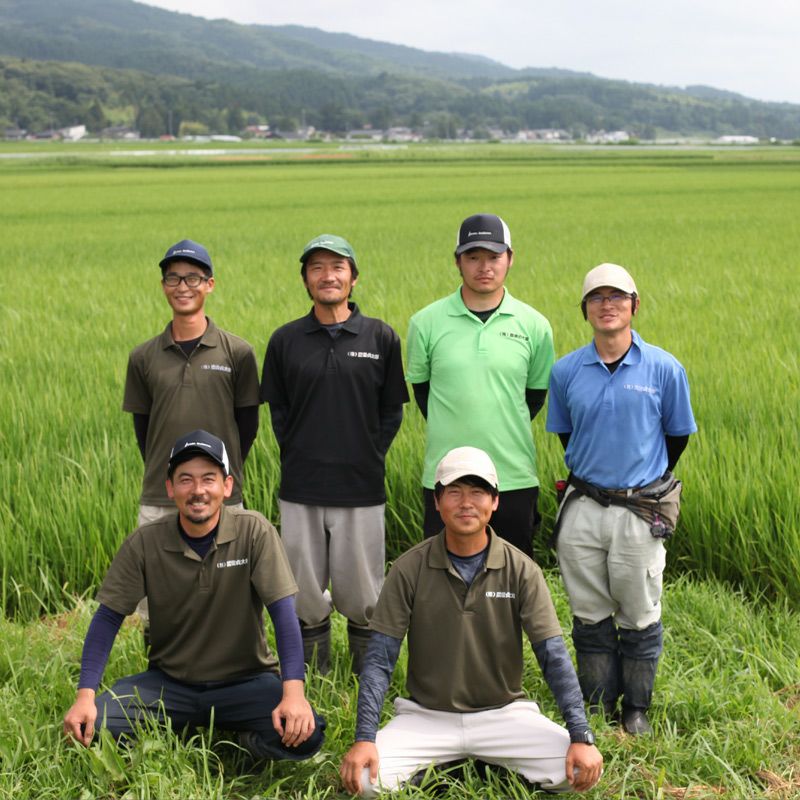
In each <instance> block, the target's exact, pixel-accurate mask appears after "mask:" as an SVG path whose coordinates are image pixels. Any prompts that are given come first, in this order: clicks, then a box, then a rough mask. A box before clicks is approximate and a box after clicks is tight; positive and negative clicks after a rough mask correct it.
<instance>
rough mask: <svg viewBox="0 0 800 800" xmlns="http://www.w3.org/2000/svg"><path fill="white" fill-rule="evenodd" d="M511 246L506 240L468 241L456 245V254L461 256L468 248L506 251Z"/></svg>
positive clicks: (497, 251) (498, 251) (494, 251)
mask: <svg viewBox="0 0 800 800" xmlns="http://www.w3.org/2000/svg"><path fill="white" fill-rule="evenodd" d="M510 249H511V248H510V247H509V246H508V245H507V244H506V243H505V242H480V241H478V242H467V244H460V245H459V246H458V247H456V255H457V256H460V255H461V254H462V253H466V252H467V250H491V251H492V252H493V253H505V252H506V250H510Z"/></svg>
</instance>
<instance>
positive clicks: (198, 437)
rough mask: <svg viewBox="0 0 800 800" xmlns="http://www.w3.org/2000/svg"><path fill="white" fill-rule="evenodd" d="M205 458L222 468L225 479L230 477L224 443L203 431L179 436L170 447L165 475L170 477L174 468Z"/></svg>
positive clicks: (229, 467)
mask: <svg viewBox="0 0 800 800" xmlns="http://www.w3.org/2000/svg"><path fill="white" fill-rule="evenodd" d="M196 456H205V457H206V458H208V459H211V461H213V462H214V463H215V464H217V465H219V466H220V467H221V468H222V474H223V475H225V476H226V477H227V476H228V475H230V472H231V465H230V461H229V460H228V451H227V450H226V449H225V443H224V442H223V441H222V439H218V438H217V437H216V436H214V434H213V433H209V432H208V431H204V430H196V431H192V432H191V433H187V434H186V435H185V436H181V438H180V439H178V441H177V442H175V444H174V445H173V447H172V450H171V452H170V454H169V466H168V467H167V475H170V476H171V475H172V473H173V472H174V471H175V468H176V467H177V466H178V465H179V464H183V462H184V461H189V459H192V458H195V457H196Z"/></svg>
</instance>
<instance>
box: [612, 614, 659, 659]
mask: <svg viewBox="0 0 800 800" xmlns="http://www.w3.org/2000/svg"><path fill="white" fill-rule="evenodd" d="M663 649H664V626H663V625H662V624H661V620H658V621H656V622H654V623H652V624H651V625H648V626H647V627H646V628H643V629H642V630H633V629H630V628H620V629H619V650H620V654H621V655H622V656H623V657H624V658H632V659H636V660H638V661H648V660H650V659H654V658H658V657H659V656H660V655H661V651H662V650H663Z"/></svg>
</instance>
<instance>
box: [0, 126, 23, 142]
mask: <svg viewBox="0 0 800 800" xmlns="http://www.w3.org/2000/svg"><path fill="white" fill-rule="evenodd" d="M27 134H28V131H26V130H25V128H6V130H5V133H4V135H3V138H4V139H7V140H9V141H13V142H18V141H20V140H21V139H24V138H25V137H26V136H27Z"/></svg>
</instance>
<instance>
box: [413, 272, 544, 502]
mask: <svg viewBox="0 0 800 800" xmlns="http://www.w3.org/2000/svg"><path fill="white" fill-rule="evenodd" d="M554 359H555V351H554V349H553V332H552V330H551V328H550V323H549V322H548V321H547V320H546V319H545V318H544V317H543V316H542V315H541V314H540V313H539V312H538V311H536V310H535V309H533V308H531V307H530V306H529V305H526V304H525V303H522V302H520V301H519V300H516V299H515V298H513V297H512V296H511V294H510V293H509V292H508V290H507V289H506V292H505V294H504V295H503V301H502V302H501V303H500V306H499V307H498V309H497V311H496V312H495V313H494V314H492V316H491V317H490V318H489V319H488V320H487V321H486V322H485V323H482V322H481V321H480V320H479V319H478V318H477V317H476V316H475V315H474V314H472V313H471V312H470V311H469V309H468V308H467V307H466V306H465V305H464V301H463V299H462V298H461V289H460V288H459V289H458V290H457V291H455V292H453V294H451V295H449V296H448V297H444V298H442V299H441V300H437V301H436V302H435V303H432V304H431V305H429V306H427V307H426V308H423V309H422V310H421V311H418V312H417V313H416V314H415V315H414V316H413V317H412V318H411V321H410V323H409V328H408V370H407V373H406V379H407V380H408V381H410V382H411V383H425V382H427V381H430V394H429V396H428V425H427V439H426V446H425V465H424V470H423V475H422V485H423V486H426V487H427V488H429V489H433V487H434V475H435V473H436V465H437V464H438V463H439V461H440V460H441V459H442V457H443V456H444V455H445V453H447V452H448V451H449V450H452V449H453V448H454V447H463V446H465V445H471V446H472V447H479V448H480V449H481V450H485V451H486V452H487V453H489V455H490V456H491V458H492V461H493V462H494V464H495V467H496V468H497V475H498V479H499V482H500V491H501V492H504V491H505V492H508V491H511V490H513V489H527V488H530V487H532V486H538V485H539V478H538V477H537V474H536V451H535V449H534V445H533V437H532V435H531V418H530V411H529V409H528V406H527V403H526V402H525V390H526V389H547V385H548V380H549V378H550V369H551V368H552V366H553V361H554Z"/></svg>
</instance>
